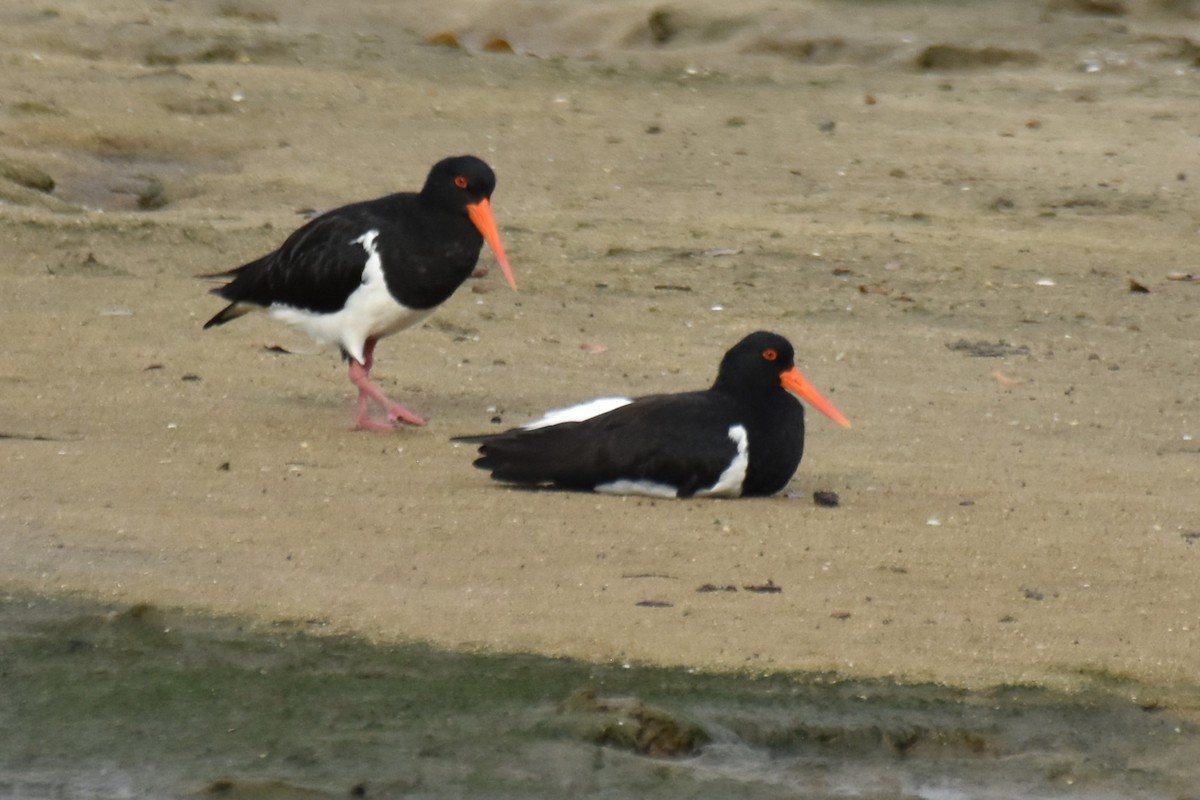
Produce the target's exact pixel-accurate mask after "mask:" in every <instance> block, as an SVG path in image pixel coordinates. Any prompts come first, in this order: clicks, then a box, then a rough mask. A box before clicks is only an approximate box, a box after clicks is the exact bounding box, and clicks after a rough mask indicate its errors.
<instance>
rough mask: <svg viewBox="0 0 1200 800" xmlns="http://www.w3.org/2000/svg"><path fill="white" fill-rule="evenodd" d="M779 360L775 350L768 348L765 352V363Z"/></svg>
mask: <svg viewBox="0 0 1200 800" xmlns="http://www.w3.org/2000/svg"><path fill="white" fill-rule="evenodd" d="M777 358H779V353H777V352H775V350H774V348H771V347H768V348H767V349H766V350H763V360H764V361H774V360H775V359H777Z"/></svg>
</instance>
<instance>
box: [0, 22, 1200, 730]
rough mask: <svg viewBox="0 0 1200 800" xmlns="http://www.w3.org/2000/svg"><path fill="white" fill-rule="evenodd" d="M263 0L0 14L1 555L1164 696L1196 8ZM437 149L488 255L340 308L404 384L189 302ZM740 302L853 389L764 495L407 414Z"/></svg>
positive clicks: (1182, 610)
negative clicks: (629, 487) (468, 269)
mask: <svg viewBox="0 0 1200 800" xmlns="http://www.w3.org/2000/svg"><path fill="white" fill-rule="evenodd" d="M294 5H297V4H293V3H286V2H283V1H282V0H227V1H226V2H215V1H214V2H201V1H200V0H195V1H191V0H189V1H188V2H184V1H183V0H178V1H177V2H151V1H150V0H103V2H95V0H54V2H50V3H47V2H43V1H42V0H39V1H38V2H32V0H11V1H10V2H7V3H5V4H4V7H3V9H2V10H0V59H2V60H3V63H4V65H5V66H4V69H3V70H0V198H2V199H3V204H2V205H0V241H2V242H3V253H4V256H3V259H2V260H0V286H2V287H3V291H0V336H2V337H3V339H4V341H5V347H4V355H3V357H2V358H0V387H2V390H0V437H2V438H0V590H6V591H16V590H22V591H24V590H32V591H36V592H42V593H48V594H71V595H81V596H85V597H95V598H100V599H103V600H105V601H120V602H130V603H133V602H150V603H154V604H158V605H164V606H178V607H181V608H184V609H190V610H199V611H205V612H212V613H220V614H227V613H228V614H237V615H244V616H247V617H249V618H252V619H256V620H261V621H264V622H269V621H272V620H318V621H320V622H321V624H322V625H323V626H324V628H325V629H327V630H330V631H339V632H354V633H359V634H363V635H365V636H367V637H370V638H372V639H375V640H378V641H420V642H429V643H432V644H434V645H436V646H439V647H445V648H450V649H481V650H486V651H497V652H522V651H528V652H532V653H538V654H546V655H562V656H571V657H577V658H581V659H587V660H597V661H602V662H616V663H622V662H633V663H650V664H661V665H687V666H692V667H696V668H702V669H716V670H747V671H750V672H763V671H776V670H829V671H834V672H837V673H840V674H843V675H847V676H855V677H868V678H879V677H892V678H895V679H898V680H901V681H935V682H938V683H943V684H945V685H948V686H963V687H988V686H996V685H1001V684H1014V683H1033V684H1038V685H1045V686H1051V687H1064V688H1072V687H1077V686H1082V685H1089V684H1093V683H1097V682H1110V683H1113V685H1116V686H1118V687H1120V686H1124V685H1126V684H1125V683H1123V682H1126V681H1127V682H1128V684H1127V685H1128V686H1129V687H1130V688H1129V689H1128V691H1129V692H1131V693H1133V694H1136V695H1138V697H1139V700H1140V699H1143V698H1144V699H1145V700H1146V702H1155V703H1159V702H1161V703H1164V704H1168V705H1171V706H1174V707H1175V708H1177V709H1178V710H1180V711H1181V712H1184V713H1187V714H1191V715H1193V716H1195V715H1198V714H1200V680H1198V676H1200V655H1198V654H1200V594H1198V589H1197V587H1198V586H1200V490H1198V486H1200V378H1198V375H1197V331H1198V327H1197V325H1198V323H1200V314H1198V311H1197V310H1198V308H1200V256H1198V253H1200V247H1198V245H1200V216H1198V214H1197V208H1198V204H1197V199H1198V198H1197V189H1196V187H1197V184H1198V183H1200V170H1198V169H1197V167H1196V163H1197V162H1196V153H1197V146H1198V144H1200V16H1197V13H1200V9H1198V8H1197V7H1196V6H1195V4H1194V3H1193V4H1191V5H1190V6H1189V5H1188V4H1187V3H1167V2H1161V3H1138V2H1133V0H1130V1H1129V2H1114V3H1096V2H1084V0H1079V2H1067V1H1064V2H1053V1H1052V0H1047V1H1046V2H1014V3H1004V4H983V3H977V4H950V3H941V2H934V1H933V0H927V1H926V2H915V3H904V4H900V3H853V2H788V3H775V4H767V3H751V4H749V5H745V6H744V8H742V10H739V11H738V12H736V14H735V13H733V12H730V11H728V10H725V9H726V6H727V4H723V3H717V2H708V1H707V0H702V1H701V2H695V3H688V4H680V5H679V6H665V5H661V4H657V3H649V2H613V3H604V4H586V8H583V9H577V8H576V5H577V4H573V3H569V2H537V3H534V2H524V3H483V2H479V3H470V2H460V3H454V2H452V3H429V2H424V1H423V0H422V1H421V2H410V3H404V4H399V3H388V2H382V1H381V0H347V1H346V2H344V3H341V4H337V9H336V11H335V10H333V6H328V7H327V8H328V10H325V9H326V7H324V6H321V7H320V8H319V9H318V8H316V5H317V4H308V5H312V6H314V8H309V9H307V10H299V9H295V8H293V7H292V6H294ZM458 153H473V154H475V155H478V156H480V157H481V158H484V159H485V160H486V161H488V162H489V163H490V164H491V166H492V167H493V168H494V169H495V171H496V174H497V176H498V189H497V191H496V194H495V195H494V197H493V200H492V203H493V209H494V211H495V214H496V217H497V221H498V223H499V226H500V230H501V234H502V236H503V238H504V242H505V246H506V248H507V250H508V255H509V258H510V260H511V262H512V264H513V267H514V270H515V272H516V274H517V279H518V281H519V284H520V291H519V292H517V293H513V292H511V291H510V290H509V289H508V287H507V286H505V284H504V282H503V280H502V278H501V276H500V274H499V271H498V270H495V269H493V270H492V272H491V274H490V275H488V276H486V277H484V278H481V279H473V280H471V281H469V282H468V284H467V285H465V286H464V287H463V288H462V289H460V290H459V292H458V294H456V295H455V297H453V298H452V299H451V300H450V301H449V302H448V303H446V305H445V306H444V307H443V308H442V309H441V310H440V311H439V312H438V313H437V314H436V315H435V316H433V317H432V318H431V319H430V320H429V321H427V322H426V323H425V324H424V325H423V326H421V327H419V328H416V329H413V330H411V331H408V332H405V333H403V334H401V335H398V336H396V337H393V338H391V339H387V340H385V341H384V342H383V343H382V344H381V345H380V347H379V350H378V353H377V365H376V371H375V374H376V376H377V377H378V379H379V381H380V383H381V385H382V386H383V387H384V388H385V389H386V390H387V391H388V392H390V393H391V394H393V395H395V396H396V397H397V399H400V400H401V401H402V402H405V403H406V404H407V405H409V406H410V407H411V408H413V409H414V410H416V411H418V412H419V413H422V414H424V415H426V416H427V417H428V418H429V419H430V424H429V426H428V427H426V428H422V429H412V430H404V431H399V432H397V433H395V434H389V435H373V434H365V433H356V432H352V431H351V430H350V429H349V426H350V419H351V411H352V408H351V406H352V400H353V392H352V387H351V386H350V385H349V384H348V383H347V381H346V377H345V370H344V366H343V365H342V363H341V362H340V361H339V359H338V357H337V355H336V354H335V353H331V352H325V351H321V350H319V349H318V348H317V347H316V346H315V345H313V344H312V343H311V342H309V341H307V340H305V339H303V338H302V337H300V336H299V335H297V334H296V333H294V332H292V331H291V330H288V329H286V328H285V327H283V326H280V325H278V324H277V323H273V322H272V321H270V320H269V319H268V318H267V317H266V316H265V315H256V316H252V317H248V318H246V319H244V320H239V321H237V322H236V323H234V324H231V325H227V326H224V327H222V328H220V329H216V330H209V331H201V325H202V324H203V322H204V321H205V320H206V319H207V318H208V317H210V316H211V315H212V314H214V313H215V312H216V311H217V310H219V308H220V305H221V303H220V301H219V300H218V299H217V298H214V297H212V296H210V295H208V294H206V289H207V288H208V286H207V285H205V284H203V283H201V282H198V281H196V280H195V278H194V276H195V275H197V274H200V273H206V272H215V271H219V270H223V269H229V268H232V267H234V266H237V265H239V264H242V263H244V262H246V261H249V260H250V259H252V258H255V257H257V256H259V255H261V254H263V253H265V252H267V251H269V250H271V249H273V248H274V247H276V246H277V245H278V244H279V243H280V242H281V241H282V239H283V238H284V237H285V236H286V235H287V233H289V232H290V231H291V230H293V229H294V228H295V227H297V226H299V225H300V224H301V223H302V222H303V220H304V218H305V217H304V214H305V213H307V212H311V210H314V209H315V210H323V209H328V208H332V207H335V206H337V205H341V204H343V203H346V202H350V201H353V200H359V199H366V198H370V197H374V196H378V195H382V194H385V193H388V192H392V191H397V190H401V189H414V188H417V187H418V186H419V184H420V182H421V181H422V180H423V179H424V176H425V173H426V171H427V170H428V168H429V166H430V165H431V164H432V163H433V162H435V161H436V160H438V159H439V158H441V157H443V156H446V155H451V154H458ZM47 180H49V181H52V185H53V188H52V189H51V188H50V187H51V183H48V182H47ZM490 258H491V257H490V255H485V257H484V263H485V264H492V263H493V262H491V260H490ZM759 329H765V330H772V331H776V332H778V333H782V334H784V335H785V336H787V337H789V338H790V339H791V341H792V342H793V343H794V344H795V345H796V349H797V354H798V356H797V359H798V362H799V366H800V369H801V370H802V371H803V372H804V373H805V375H806V377H807V378H808V379H809V380H810V381H811V382H812V383H813V384H814V385H815V386H817V388H818V389H820V390H821V391H822V392H823V393H824V394H825V396H826V397H828V398H830V399H831V400H832V401H833V402H834V403H835V404H836V405H837V406H838V408H839V409H840V410H841V411H843V412H844V413H845V414H846V415H847V416H848V417H849V418H850V419H851V420H852V421H853V423H854V427H853V428H852V429H850V430H842V429H840V428H838V427H836V426H835V425H833V424H832V423H830V422H829V421H828V420H826V419H825V418H823V417H821V416H820V415H819V414H815V413H810V414H809V424H808V445H807V449H806V453H805V457H804V461H803V463H802V464H801V467H800V470H799V472H798V473H797V475H796V477H795V479H794V480H793V482H792V484H791V486H790V487H789V488H788V489H787V490H786V491H785V492H783V493H782V494H780V495H779V496H777V497H773V498H769V499H763V500H736V501H734V500H729V501H722V500H689V501H677V502H671V501H663V500H650V499H645V498H619V497H602V496H592V495H580V494H564V493H539V492H530V491H520V490H513V489H509V488H506V487H503V486H500V485H497V484H494V483H492V482H491V481H490V480H489V479H488V477H487V476H486V475H485V474H484V473H482V472H479V471H477V470H474V469H472V468H471V460H472V456H473V451H472V450H471V448H469V447H465V446H459V445H454V444H452V443H451V442H450V438H451V437H452V436H456V435H464V434H473V433H483V432H488V431H492V430H498V429H500V427H501V426H502V425H515V424H519V423H522V422H525V421H527V420H529V419H531V418H534V417H536V416H538V415H540V414H541V412H542V411H544V410H545V409H548V408H553V407H557V406H562V405H565V404H568V403H571V402H574V401H578V400H583V399H587V398H590V397H594V396H599V395H604V394H649V393H653V392H666V391H682V390H687V389H694V388H701V387H704V386H706V385H708V384H709V382H710V381H711V380H712V378H713V376H714V374H715V371H716V365H717V362H718V361H719V359H720V356H721V354H722V353H723V352H724V351H725V350H726V349H727V348H728V347H729V346H730V345H732V344H733V343H734V342H736V341H737V340H738V339H740V338H741V337H742V336H743V335H745V334H746V333H749V332H751V331H754V330H759ZM495 418H499V419H500V420H501V422H499V423H497V422H494V421H493V420H494V419H495ZM816 490H827V491H833V492H837V494H838V495H839V496H840V500H841V503H840V505H839V506H838V507H836V508H824V507H819V506H817V505H816V504H814V502H813V498H812V494H813V492H814V491H816ZM706 585H712V586H720V587H734V588H735V589H736V590H735V591H700V589H701V588H702V587H704V586H706ZM764 586H770V587H772V588H776V589H778V591H766V592H764V591H754V589H755V588H762V587H764Z"/></svg>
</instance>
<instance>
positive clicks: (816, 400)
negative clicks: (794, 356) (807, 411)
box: [779, 367, 850, 428]
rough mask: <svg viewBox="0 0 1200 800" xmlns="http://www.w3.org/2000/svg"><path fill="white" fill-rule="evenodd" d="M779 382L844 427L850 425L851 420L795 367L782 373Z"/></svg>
mask: <svg viewBox="0 0 1200 800" xmlns="http://www.w3.org/2000/svg"><path fill="white" fill-rule="evenodd" d="M779 382H780V383H781V384H783V388H785V389H787V390H788V391H789V392H791V393H792V394H795V395H798V396H799V397H800V399H801V400H807V401H808V403H809V404H810V405H811V406H812V407H813V408H815V409H816V410H817V411H820V412H821V413H822V414H824V415H825V416H827V417H829V418H830V419H831V420H833V421H834V422H836V423H837V424H838V425H841V426H842V427H843V428H849V427H850V420H848V419H846V418H845V417H843V416H842V412H840V411H838V410H837V409H836V408H834V407H833V403H831V402H829V401H828V400H826V399H825V398H824V397H821V393H820V392H818V391H817V390H816V389H814V388H813V387H812V384H811V383H809V382H808V381H806V380H804V376H803V375H801V374H800V371H799V370H797V369H796V368H795V367H792V368H791V369H789V370H788V371H787V372H785V373H783V374H782V375H780V376H779Z"/></svg>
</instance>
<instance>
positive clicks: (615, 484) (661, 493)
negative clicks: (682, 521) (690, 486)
mask: <svg viewBox="0 0 1200 800" xmlns="http://www.w3.org/2000/svg"><path fill="white" fill-rule="evenodd" d="M596 491H597V492H600V493H601V494H641V495H645V496H646V497H672V498H674V497H678V496H679V490H678V489H676V488H675V487H674V486H667V485H666V484H665V483H655V482H654V481H631V480H626V479H624V478H622V479H621V480H619V481H612V482H611V483H602V484H600V485H599V486H597V487H596Z"/></svg>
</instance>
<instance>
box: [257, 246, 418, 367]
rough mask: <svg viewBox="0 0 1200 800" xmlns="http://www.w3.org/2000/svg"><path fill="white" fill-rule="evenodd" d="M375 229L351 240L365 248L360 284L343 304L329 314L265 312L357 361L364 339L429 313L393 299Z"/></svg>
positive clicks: (286, 309) (285, 308)
mask: <svg viewBox="0 0 1200 800" xmlns="http://www.w3.org/2000/svg"><path fill="white" fill-rule="evenodd" d="M378 238H379V231H378V230H370V231H367V232H366V233H364V234H363V235H362V236H359V237H358V238H357V239H353V240H351V242H350V244H361V245H362V246H363V249H364V250H366V251H367V263H366V264H365V265H364V266H363V273H362V283H361V284H359V287H358V288H357V289H355V290H354V292H353V293H352V294H351V295H350V296H349V297H347V298H346V304H345V305H344V306H343V307H342V308H341V309H340V310H338V311H335V312H333V313H320V312H316V311H306V310H304V309H301V308H296V307H295V306H289V305H284V304H282V303H276V304H275V305H272V306H271V307H270V309H268V310H269V312H270V314H271V316H272V317H274V318H275V319H277V320H279V321H281V322H286V323H287V324H288V325H291V326H292V327H294V328H298V329H299V330H301V331H304V332H305V333H306V334H308V335H309V336H310V337H312V339H313V340H314V341H316V342H317V343H318V344H321V345H325V346H327V347H340V348H341V349H343V350H345V351H346V352H347V353H349V354H350V357H351V358H353V359H354V360H356V361H358V362H359V363H360V364H361V363H362V360H363V345H364V344H365V343H366V341H367V339H369V338H371V337H374V338H382V337H384V336H390V335H391V334H393V333H396V332H397V331H402V330H404V329H405V328H411V327H412V326H413V325H416V324H417V323H418V322H420V321H421V320H423V319H425V318H426V317H428V316H429V315H430V314H432V313H433V309H432V308H429V309H413V308H408V307H407V306H402V305H400V304H399V303H398V302H396V298H394V297H392V295H391V292H389V291H388V288H387V283H386V282H385V281H384V279H383V261H382V260H381V259H380V257H379V251H378V250H377V249H376V248H375V240H376V239H378Z"/></svg>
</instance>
